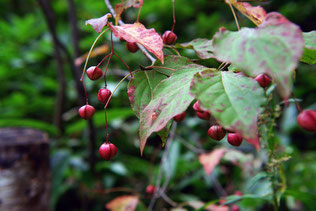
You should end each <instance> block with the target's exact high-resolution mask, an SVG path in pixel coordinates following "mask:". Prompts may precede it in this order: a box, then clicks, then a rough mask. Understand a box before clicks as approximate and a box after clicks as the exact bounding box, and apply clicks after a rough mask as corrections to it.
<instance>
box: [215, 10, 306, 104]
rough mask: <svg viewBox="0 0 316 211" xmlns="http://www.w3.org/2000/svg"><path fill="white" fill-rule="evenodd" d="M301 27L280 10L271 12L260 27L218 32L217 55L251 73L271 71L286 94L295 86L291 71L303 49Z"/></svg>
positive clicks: (282, 93)
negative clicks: (280, 12)
mask: <svg viewBox="0 0 316 211" xmlns="http://www.w3.org/2000/svg"><path fill="white" fill-rule="evenodd" d="M303 46H304V40H303V36H302V32H301V30H300V28H299V27H298V26H297V25H295V24H293V23H291V22H290V21H288V20H287V19H286V18H284V17H283V16H282V15H281V14H279V13H269V14H268V15H267V16H266V19H265V21H264V22H263V23H262V24H261V25H259V27H257V28H254V29H252V28H243V29H241V30H240V31H238V32H230V31H224V32H217V33H216V34H215V36H214V38H213V47H214V57H215V58H217V59H218V60H220V61H223V62H228V63H232V64H233V65H235V66H236V67H237V68H240V69H241V70H242V71H243V72H245V73H246V74H248V75H250V76H257V75H259V74H260V73H266V74H268V75H270V76H271V77H272V78H273V79H274V81H275V82H276V83H277V88H278V90H279V92H280V94H281V95H282V97H284V98H288V97H289V95H290V93H291V89H292V82H293V79H292V72H293V70H294V69H295V68H296V66H297V64H298V61H299V60H300V58H301V56H302V53H303Z"/></svg>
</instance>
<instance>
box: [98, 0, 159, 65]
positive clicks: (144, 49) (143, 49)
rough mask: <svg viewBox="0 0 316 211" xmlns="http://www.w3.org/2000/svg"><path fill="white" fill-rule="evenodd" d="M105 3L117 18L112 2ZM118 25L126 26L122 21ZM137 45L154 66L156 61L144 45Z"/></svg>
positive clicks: (105, 0) (106, 0)
mask: <svg viewBox="0 0 316 211" xmlns="http://www.w3.org/2000/svg"><path fill="white" fill-rule="evenodd" d="M104 2H105V4H106V6H107V8H108V9H109V10H110V12H111V13H112V15H113V18H116V13H115V11H114V9H113V7H112V5H111V3H110V1H109V0H104ZM118 23H119V25H124V24H125V23H124V22H123V21H122V20H119V21H118ZM136 44H137V46H138V48H139V49H140V50H141V52H142V53H143V54H144V55H145V56H146V57H147V58H148V59H149V60H150V61H151V63H152V64H154V63H155V61H156V59H155V58H154V57H152V56H151V55H150V53H149V52H148V51H147V50H146V48H145V47H144V46H142V45H140V44H138V43H136Z"/></svg>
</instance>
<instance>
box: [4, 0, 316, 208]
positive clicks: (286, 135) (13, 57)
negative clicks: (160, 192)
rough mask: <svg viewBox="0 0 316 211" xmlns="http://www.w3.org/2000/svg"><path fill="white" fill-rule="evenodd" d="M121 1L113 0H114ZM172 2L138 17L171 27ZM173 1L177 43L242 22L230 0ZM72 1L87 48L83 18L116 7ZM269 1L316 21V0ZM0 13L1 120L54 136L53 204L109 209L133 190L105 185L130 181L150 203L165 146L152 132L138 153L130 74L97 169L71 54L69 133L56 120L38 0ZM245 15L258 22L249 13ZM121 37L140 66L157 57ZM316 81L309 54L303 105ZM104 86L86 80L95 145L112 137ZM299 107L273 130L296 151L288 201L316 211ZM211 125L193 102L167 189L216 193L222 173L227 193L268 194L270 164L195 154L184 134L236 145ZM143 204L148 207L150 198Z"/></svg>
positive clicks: (181, 197)
mask: <svg viewBox="0 0 316 211" xmlns="http://www.w3.org/2000/svg"><path fill="white" fill-rule="evenodd" d="M118 2H119V1H113V2H112V5H114V4H115V3H118ZM171 2H172V1H171V0H159V1H154V0H145V3H144V5H143V8H142V12H141V17H140V22H142V23H143V24H144V25H146V26H147V28H152V27H153V28H155V29H156V31H158V32H159V33H163V32H164V31H165V30H169V29H170V28H171V26H172V3H171ZM175 2H176V3H175V12H176V19H177V24H176V27H175V33H176V34H177V35H178V43H181V42H188V41H191V40H192V39H195V38H208V39H211V38H212V36H213V35H214V33H215V32H216V31H218V28H219V27H220V26H225V27H226V28H227V29H229V30H236V26H235V23H234V20H233V16H232V14H231V11H230V10H229V7H228V6H227V5H226V4H225V3H223V2H222V1H220V0H219V1H217V0H214V1H207V0H197V1H189V0H181V1H180V0H176V1H175ZM51 3H52V7H53V10H54V12H55V16H56V28H57V33H58V38H59V39H60V40H61V42H62V43H64V44H65V45H66V47H67V48H68V50H69V51H70V52H71V54H73V46H72V39H73V38H72V37H71V28H70V22H69V19H68V9H69V6H68V1H64V0H55V1H51ZM74 3H75V6H76V15H77V19H78V20H77V21H78V22H77V24H78V27H79V30H80V42H79V47H80V51H81V54H84V53H86V52H87V51H88V50H89V48H90V46H91V44H92V43H93V41H94V39H95V38H96V36H97V34H96V33H95V32H94V31H93V30H92V28H91V27H90V26H85V25H84V22H85V20H87V19H90V18H95V17H100V16H102V15H104V14H105V13H107V12H108V9H107V8H106V6H105V4H104V1H103V0H75V1H74ZM262 5H263V7H264V8H265V9H266V11H279V12H281V13H282V14H283V15H284V16H285V17H287V18H288V19H289V20H291V21H293V22H294V23H296V24H298V25H299V26H301V28H302V30H303V31H305V32H308V31H311V30H315V29H316V23H315V11H316V4H315V0H308V1H307V0H291V1H276V0H274V1H270V2H266V3H263V4H262ZM137 12H138V11H137V10H136V9H129V10H127V11H125V12H124V13H123V20H124V21H125V22H126V23H133V22H134V21H135V19H136V16H137ZM0 14H1V19H0V32H1V33H0V84H1V86H0V87H1V88H0V90H1V92H0V127H11V126H14V127H31V128H36V129H40V130H43V131H46V132H47V133H48V134H49V135H50V137H51V164H52V176H53V177H52V199H51V207H52V210H104V204H105V203H106V202H108V201H110V200H111V199H113V198H115V196H118V195H122V194H129V193H122V192H111V193H109V194H105V193H103V192H104V190H108V189H110V188H114V187H125V188H130V189H131V190H133V191H136V192H138V193H139V194H140V195H141V199H142V200H143V201H144V203H145V204H146V205H148V203H149V199H150V198H149V197H148V196H146V195H145V188H146V186H147V185H148V184H150V183H153V184H155V181H156V178H157V175H158V171H159V168H160V160H161V155H162V152H163V150H162V151H160V143H161V142H160V139H159V137H157V136H152V138H151V139H150V140H149V142H148V144H147V146H146V148H145V151H144V156H143V157H140V153H139V140H138V119H137V118H136V117H135V115H134V113H133V111H132V110H131V108H130V106H129V100H128V97H127V93H126V87H127V82H125V83H123V84H122V85H121V87H120V89H119V91H118V92H117V95H115V97H114V98H113V100H112V101H111V103H110V107H109V110H108V120H109V124H110V140H111V141H112V142H113V143H115V144H116V146H117V147H118V148H119V153H118V155H117V156H116V157H115V159H113V161H111V162H105V161H102V160H101V159H100V158H99V156H98V154H97V151H95V152H94V153H95V156H96V159H97V162H96V165H95V168H94V169H90V167H89V162H88V159H89V150H88V133H87V123H86V122H85V121H84V120H82V119H80V118H79V117H78V115H77V109H78V108H79V107H80V106H81V105H80V104H79V103H78V96H77V92H76V89H75V82H74V79H73V77H72V75H71V72H70V66H69V64H68V63H67V61H66V59H64V67H65V75H66V81H67V82H66V83H67V85H66V92H65V94H66V103H65V105H64V107H65V110H64V113H63V120H64V126H65V131H64V133H61V132H60V131H59V129H58V128H56V127H55V126H54V125H53V118H54V108H55V102H56V93H57V89H58V83H59V82H58V80H57V78H58V77H57V71H56V69H57V68H56V61H55V59H54V46H53V43H52V39H51V36H50V34H49V31H48V28H47V25H46V22H45V18H44V16H43V13H42V11H41V9H40V7H39V6H38V3H37V1H35V0H25V1H17V0H14V1H1V2H0ZM240 16H242V15H240ZM240 23H241V24H242V23H243V24H245V25H247V26H253V25H252V24H251V23H250V22H249V21H247V20H246V19H245V18H243V17H241V21H240ZM101 40H102V41H99V42H98V45H101V44H104V43H105V44H107V45H108V44H109V33H107V34H106V36H105V37H103V38H102V39H101ZM114 41H115V42H114V48H115V50H116V52H117V53H118V54H119V55H120V56H121V57H122V58H123V59H124V61H125V62H126V63H127V64H128V65H129V66H130V67H131V69H132V70H134V69H137V68H138V67H139V65H140V64H141V65H144V66H145V65H149V64H150V63H149V61H148V60H147V59H146V57H144V56H143V55H142V54H141V52H137V53H136V54H131V53H129V52H127V50H126V48H125V45H124V44H122V43H121V42H120V41H119V40H117V39H116V40H114ZM166 53H170V52H166ZM181 53H182V54H183V55H186V56H189V57H192V56H193V55H194V54H193V52H192V51H190V50H185V51H182V52H181ZM101 59H102V56H99V57H96V58H93V59H91V60H90V61H89V65H95V64H97V63H98V62H99V61H100V60H101ZM204 65H207V66H209V67H217V66H218V65H219V64H218V63H217V62H216V61H212V60H208V61H207V62H205V64H204ZM81 68H82V67H81ZM103 68H104V67H103ZM118 70H119V71H118ZM122 71H123V72H124V73H127V70H126V69H125V67H124V66H122V64H121V63H120V62H119V60H118V59H113V60H112V62H111V64H110V69H109V74H110V76H109V77H108V78H109V79H108V80H109V82H108V86H109V88H110V89H112V90H113V88H114V86H115V85H116V83H117V82H118V81H119V80H120V79H121V78H122V74H121V73H122ZM315 81H316V67H315V65H306V64H303V63H301V64H300V66H299V68H298V69H297V71H296V82H295V87H294V94H295V96H296V98H298V99H301V100H302V102H301V105H302V107H303V108H310V109H316V103H315V102H316V101H315V99H316V83H315ZM102 85H103V84H102V80H100V81H98V82H90V81H88V80H87V81H86V86H87V87H88V88H87V89H88V92H89V98H90V102H91V104H92V105H94V106H95V107H96V109H97V110H98V112H97V113H96V115H95V116H94V118H93V122H94V124H95V126H96V128H97V130H96V134H95V135H96V137H97V138H96V140H97V146H99V145H101V143H102V142H103V141H104V140H105V124H104V114H103V110H102V105H100V104H99V103H98V102H97V90H98V89H99V88H100V87H101V86H102ZM281 106H282V105H281ZM282 108H283V107H282ZM296 115H297V111H296V109H295V105H294V104H293V103H290V105H289V107H287V108H285V109H284V112H283V114H282V115H281V116H280V118H279V119H278V122H277V124H278V125H277V134H276V136H275V139H276V140H277V141H278V142H279V143H280V145H281V146H282V150H283V152H284V153H285V154H287V155H289V156H291V159H289V160H288V161H286V162H284V163H283V166H284V175H286V176H287V187H288V190H287V191H286V192H285V194H284V196H283V197H282V198H281V206H280V209H281V210H288V209H290V210H291V209H294V207H295V206H296V205H295V200H300V201H301V202H303V203H302V204H301V208H302V209H303V210H305V209H306V210H308V209H311V210H312V208H313V207H311V206H313V201H315V198H314V197H315V194H316V191H315V190H316V181H315V180H314V178H315V177H316V163H315V158H316V152H315V149H316V142H315V141H316V135H315V133H314V134H311V133H307V132H304V131H302V130H301V129H299V128H298V126H297V124H296ZM208 127H209V125H208V123H207V122H204V121H202V120H199V119H197V118H196V117H195V115H194V112H193V110H192V109H190V110H188V112H187V118H186V119H185V121H184V122H183V123H180V124H179V125H178V128H177V131H176V134H177V135H176V137H175V141H174V142H173V144H172V145H171V148H170V153H169V156H168V160H169V163H170V164H171V165H170V166H169V168H164V169H163V173H164V174H167V173H169V174H171V180H170V184H169V188H168V189H167V194H168V196H169V197H170V198H172V199H173V200H175V201H177V202H185V201H190V200H199V201H204V202H208V201H212V200H216V199H218V198H219V195H218V193H216V191H215V189H216V188H214V184H215V183H214V181H218V182H219V183H220V184H221V185H222V186H223V187H224V188H225V190H226V191H227V192H228V194H232V193H233V192H234V191H235V190H241V191H243V192H244V193H249V194H253V193H255V194H264V191H265V190H266V187H267V186H269V182H268V181H267V180H266V179H265V178H266V177H264V176H263V177H262V178H258V177H257V178H258V181H253V180H254V179H256V178H255V177H254V176H255V175H256V174H257V173H259V172H260V169H261V170H262V169H265V167H264V166H263V167H261V168H257V169H252V170H251V171H250V173H249V174H247V175H245V174H244V173H245V172H243V170H242V168H240V167H236V166H233V165H231V164H230V163H229V162H222V163H221V166H220V167H216V168H215V171H214V172H213V174H212V175H211V176H206V175H205V173H204V171H203V169H202V166H201V165H200V164H199V162H198V156H197V154H196V153H194V152H193V151H192V150H190V149H188V148H186V146H185V145H183V143H182V142H181V140H182V139H183V140H185V142H187V143H189V144H191V145H193V146H196V147H200V148H202V149H203V150H205V151H210V150H212V149H213V148H214V146H220V145H224V146H226V147H229V146H228V145H227V144H226V143H225V141H222V142H220V143H217V142H214V141H212V140H210V139H209V138H208V136H207V133H206V131H207V129H208ZM240 149H241V150H242V151H243V152H246V153H252V154H256V153H255V152H254V151H252V150H253V149H252V148H251V147H250V146H249V145H248V144H244V145H242V146H241V148H240ZM260 155H261V154H260V153H259V154H256V156H257V157H260ZM225 171H226V172H227V171H228V172H229V173H228V174H227V173H225ZM259 176H260V175H259ZM214 178H216V180H214ZM251 178H252V179H251ZM250 182H253V183H254V184H255V185H253V186H252V187H251V188H249V185H250V184H249V183H250ZM215 185H216V184H215ZM238 203H239V205H240V206H241V207H242V210H259V209H261V210H264V209H268V208H271V205H270V204H269V203H267V202H266V201H264V200H263V199H262V198H261V199H260V197H259V198H257V199H252V198H250V199H247V198H246V199H244V200H243V201H241V202H238ZM168 206H169V205H167V204H165V203H164V202H163V200H159V201H158V202H157V207H156V208H157V210H159V209H160V208H161V207H168ZM138 208H139V209H140V210H141V209H143V208H144V205H140V206H139V207H138Z"/></svg>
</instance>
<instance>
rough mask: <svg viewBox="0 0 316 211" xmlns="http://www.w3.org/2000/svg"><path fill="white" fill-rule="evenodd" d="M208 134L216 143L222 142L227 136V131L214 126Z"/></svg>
mask: <svg viewBox="0 0 316 211" xmlns="http://www.w3.org/2000/svg"><path fill="white" fill-rule="evenodd" d="M207 134H208V136H209V137H211V138H212V139H214V140H216V141H220V140H222V139H223V138H224V137H225V135H226V131H225V129H224V128H223V127H222V126H220V125H213V126H211V127H210V128H209V129H208V131H207Z"/></svg>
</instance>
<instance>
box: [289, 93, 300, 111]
mask: <svg viewBox="0 0 316 211" xmlns="http://www.w3.org/2000/svg"><path fill="white" fill-rule="evenodd" d="M291 95H292V98H293V100H294V103H295V105H296V109H297V110H298V113H301V112H302V107H301V106H300V104H299V102H297V100H296V98H295V95H294V93H293V92H292V94H291Z"/></svg>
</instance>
